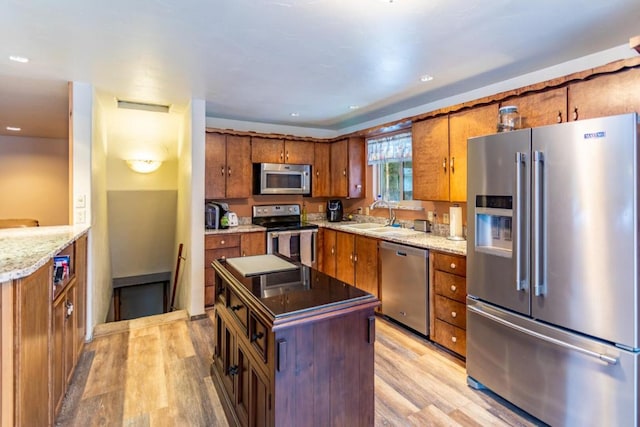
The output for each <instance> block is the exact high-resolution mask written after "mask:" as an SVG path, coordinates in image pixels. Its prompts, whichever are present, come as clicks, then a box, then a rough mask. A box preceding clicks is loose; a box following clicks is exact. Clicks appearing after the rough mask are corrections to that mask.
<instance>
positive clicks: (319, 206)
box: [318, 205, 323, 213]
mask: <svg viewBox="0 0 640 427" xmlns="http://www.w3.org/2000/svg"><path fill="white" fill-rule="evenodd" d="M318 212H319V213H322V212H323V210H322V205H318Z"/></svg>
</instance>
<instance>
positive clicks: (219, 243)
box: [204, 234, 240, 256]
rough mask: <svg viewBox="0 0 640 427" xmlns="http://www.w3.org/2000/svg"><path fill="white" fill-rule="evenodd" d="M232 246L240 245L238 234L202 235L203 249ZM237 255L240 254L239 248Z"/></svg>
mask: <svg viewBox="0 0 640 427" xmlns="http://www.w3.org/2000/svg"><path fill="white" fill-rule="evenodd" d="M232 247H240V235H239V234H219V235H218V234H214V235H208V236H204V248H205V249H220V248H232ZM238 256H240V250H238Z"/></svg>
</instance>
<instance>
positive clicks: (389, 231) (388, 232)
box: [343, 222, 420, 237]
mask: <svg viewBox="0 0 640 427" xmlns="http://www.w3.org/2000/svg"><path fill="white" fill-rule="evenodd" d="M343 227H344V228H345V229H351V230H362V231H366V232H367V233H371V234H376V235H379V236H381V237H384V236H388V237H401V236H414V235H416V234H419V233H420V231H416V230H410V229H408V228H400V227H388V226H384V225H382V224H377V223H375V222H363V223H360V224H348V225H347V224H345V225H343Z"/></svg>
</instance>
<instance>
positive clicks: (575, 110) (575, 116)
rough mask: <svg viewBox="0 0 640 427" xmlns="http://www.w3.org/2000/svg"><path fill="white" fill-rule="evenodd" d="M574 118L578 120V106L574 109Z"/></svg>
mask: <svg viewBox="0 0 640 427" xmlns="http://www.w3.org/2000/svg"><path fill="white" fill-rule="evenodd" d="M573 120H578V107H575V108H574V109H573Z"/></svg>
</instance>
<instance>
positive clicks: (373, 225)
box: [343, 222, 384, 230]
mask: <svg viewBox="0 0 640 427" xmlns="http://www.w3.org/2000/svg"><path fill="white" fill-rule="evenodd" d="M343 227H345V228H353V229H355V230H370V229H372V228H384V225H383V224H377V223H375V222H361V223H359V224H348V225H347V224H345V225H343Z"/></svg>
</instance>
